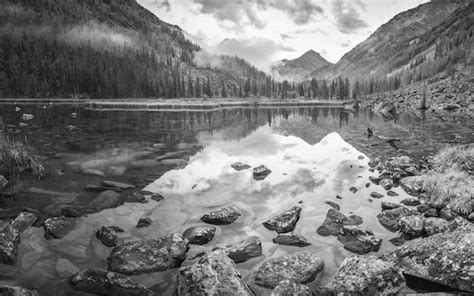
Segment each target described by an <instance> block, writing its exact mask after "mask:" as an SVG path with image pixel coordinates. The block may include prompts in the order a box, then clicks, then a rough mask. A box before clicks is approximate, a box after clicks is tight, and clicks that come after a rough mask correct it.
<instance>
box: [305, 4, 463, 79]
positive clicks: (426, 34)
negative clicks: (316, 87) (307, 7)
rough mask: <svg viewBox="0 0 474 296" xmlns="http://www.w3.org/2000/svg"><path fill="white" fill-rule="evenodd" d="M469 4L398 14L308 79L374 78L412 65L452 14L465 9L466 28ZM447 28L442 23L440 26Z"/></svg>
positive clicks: (427, 6) (428, 6)
mask: <svg viewBox="0 0 474 296" xmlns="http://www.w3.org/2000/svg"><path fill="white" fill-rule="evenodd" d="M469 2H472V1H459V0H449V1H431V2H429V3H425V4H422V5H419V6H418V7H416V8H413V9H410V10H408V11H405V12H402V13H400V14H398V15H396V16H395V17H394V18H392V19H391V20H390V21H388V22H387V23H386V24H384V25H382V26H381V27H380V28H378V29H377V30H376V31H375V32H374V33H373V34H372V35H371V36H370V37H369V38H368V39H366V40H365V41H363V42H362V43H360V44H359V45H357V46H356V47H355V48H354V49H352V50H351V51H349V52H348V53H346V54H345V55H344V56H343V57H342V58H341V60H340V61H338V62H337V63H336V64H334V65H333V66H329V67H325V68H322V69H319V70H316V71H314V72H312V73H311V74H310V75H309V76H308V78H310V77H313V78H325V79H332V78H335V77H337V76H339V75H343V76H348V77H350V78H352V79H354V78H358V77H377V76H380V75H386V74H389V73H392V72H393V71H395V70H397V69H400V68H402V67H407V66H408V67H410V65H412V63H414V62H416V60H417V59H416V58H417V55H418V54H419V53H421V52H422V51H423V49H425V50H426V49H427V47H429V46H431V45H432V44H433V42H435V41H434V38H437V31H436V30H441V29H439V26H440V25H442V24H443V22H444V21H445V20H447V19H448V18H449V17H450V16H451V15H452V14H453V13H454V12H456V13H462V12H463V11H464V12H465V11H466V10H467V8H466V7H468V8H469V10H467V14H468V15H471V17H470V21H468V22H467V23H466V26H467V25H468V24H469V23H470V22H472V12H471V9H472V6H469ZM448 25H449V24H446V23H445V24H443V26H444V27H446V26H448ZM436 28H438V29H436ZM471 28H472V25H471ZM468 29H469V27H468ZM427 39H429V40H433V42H431V43H429V44H428V43H424V45H425V46H424V47H425V48H420V47H419V44H420V42H424V40H427ZM426 54H427V53H426ZM426 54H425V55H426ZM433 54H434V53H433Z"/></svg>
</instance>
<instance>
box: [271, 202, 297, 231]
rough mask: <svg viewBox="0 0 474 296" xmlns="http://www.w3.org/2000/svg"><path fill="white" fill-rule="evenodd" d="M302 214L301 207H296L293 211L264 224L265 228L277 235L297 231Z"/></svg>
mask: <svg viewBox="0 0 474 296" xmlns="http://www.w3.org/2000/svg"><path fill="white" fill-rule="evenodd" d="M300 214H301V207H299V206H294V207H292V208H291V209H289V210H286V211H284V212H283V213H281V214H279V215H277V216H274V217H272V218H270V219H268V220H267V221H265V222H263V226H265V228H267V229H268V230H274V231H276V232H277V233H286V232H291V231H293V229H295V226H296V223H297V222H298V220H299V219H300Z"/></svg>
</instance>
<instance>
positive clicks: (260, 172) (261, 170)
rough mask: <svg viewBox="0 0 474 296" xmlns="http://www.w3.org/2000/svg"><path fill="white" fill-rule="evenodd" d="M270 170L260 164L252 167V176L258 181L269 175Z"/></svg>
mask: <svg viewBox="0 0 474 296" xmlns="http://www.w3.org/2000/svg"><path fill="white" fill-rule="evenodd" d="M271 172H272V171H271V170H270V169H268V168H266V167H265V166H264V165H261V166H259V167H256V168H254V169H253V178H254V179H255V180H257V181H260V180H263V179H265V178H266V177H267V176H268V175H270V174H271Z"/></svg>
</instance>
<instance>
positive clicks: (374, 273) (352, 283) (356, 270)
mask: <svg viewBox="0 0 474 296" xmlns="http://www.w3.org/2000/svg"><path fill="white" fill-rule="evenodd" d="M327 287H328V288H329V289H330V290H332V291H333V292H334V295H397V294H398V292H399V291H400V290H401V289H403V287H405V278H404V276H403V274H402V272H401V271H400V270H399V269H398V268H397V267H396V266H395V265H394V264H393V263H391V262H387V261H384V260H381V259H379V258H377V257H375V256H369V257H350V258H346V259H345V260H344V261H343V262H342V264H341V266H340V267H339V270H338V271H337V273H336V275H335V276H334V278H333V279H332V281H331V282H330V283H329V284H328V285H327Z"/></svg>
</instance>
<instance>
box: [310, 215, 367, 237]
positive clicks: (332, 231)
mask: <svg viewBox="0 0 474 296" xmlns="http://www.w3.org/2000/svg"><path fill="white" fill-rule="evenodd" d="M359 224H362V218H360V217H358V216H355V215H351V216H349V217H347V216H346V215H344V214H343V213H341V212H340V211H338V210H336V209H329V210H328V212H327V214H326V218H325V219H324V222H323V224H322V225H321V226H319V227H318V229H317V230H316V232H317V233H318V234H319V235H322V236H329V235H338V234H339V233H340V232H341V229H342V226H343V225H359Z"/></svg>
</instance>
